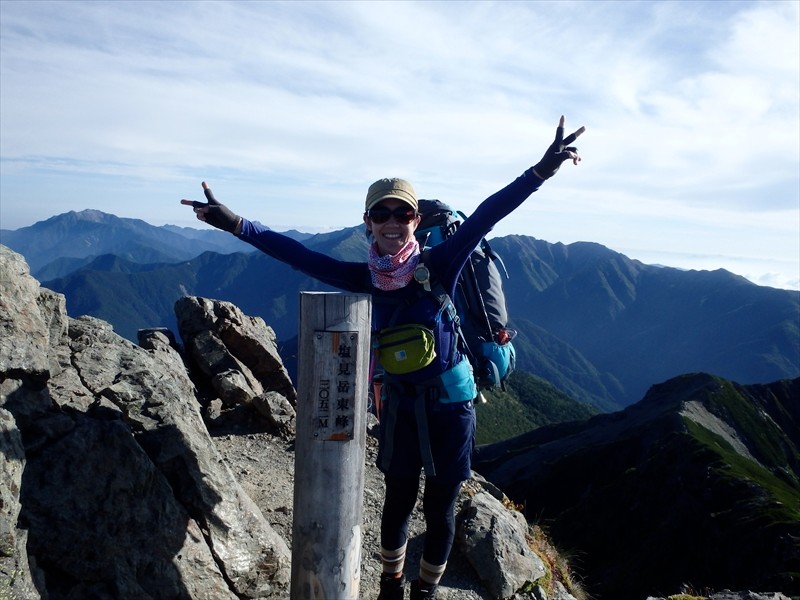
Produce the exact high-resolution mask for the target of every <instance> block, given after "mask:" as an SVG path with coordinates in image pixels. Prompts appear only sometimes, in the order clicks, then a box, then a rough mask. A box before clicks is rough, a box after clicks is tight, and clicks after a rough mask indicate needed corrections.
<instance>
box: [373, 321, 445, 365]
mask: <svg viewBox="0 0 800 600" xmlns="http://www.w3.org/2000/svg"><path fill="white" fill-rule="evenodd" d="M435 345H436V343H435V340H434V337H433V331H432V330H431V329H429V328H427V327H425V326H424V325H419V324H416V323H409V324H407V325H398V326H396V327H386V328H385V329H381V330H380V331H379V332H378V335H377V339H376V341H375V342H374V348H375V355H376V356H377V357H378V360H379V361H380V363H381V365H382V366H383V368H384V369H385V370H386V372H387V373H392V374H393V375H405V374H406V373H413V372H414V371H419V370H420V369H422V368H423V367H427V366H428V365H429V364H431V363H432V362H433V359H434V358H436V349H435Z"/></svg>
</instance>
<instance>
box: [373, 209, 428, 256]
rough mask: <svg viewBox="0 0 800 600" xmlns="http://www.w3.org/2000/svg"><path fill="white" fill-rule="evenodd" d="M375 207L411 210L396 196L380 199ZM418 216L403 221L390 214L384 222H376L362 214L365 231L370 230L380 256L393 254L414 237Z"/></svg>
mask: <svg viewBox="0 0 800 600" xmlns="http://www.w3.org/2000/svg"><path fill="white" fill-rule="evenodd" d="M375 208H387V209H389V210H391V211H394V210H395V209H398V208H407V209H409V210H413V209H412V208H411V206H410V205H408V204H406V203H405V202H403V201H402V200H398V199H397V198H386V200H382V201H381V202H379V203H378V204H377V205H375V206H374V207H373V209H375ZM419 221H420V217H419V215H417V216H416V217H414V218H413V219H412V220H411V221H410V222H409V223H404V222H402V220H398V218H397V216H395V215H392V216H391V217H390V218H389V220H388V221H386V222H385V223H376V222H375V221H373V219H372V218H370V217H368V216H367V215H364V223H365V224H366V226H367V231H371V232H372V235H373V236H374V238H375V242H376V243H377V244H378V253H379V254H380V255H381V256H385V255H386V254H391V255H395V254H397V253H398V252H400V250H401V249H402V248H403V246H405V245H406V244H407V243H408V242H409V241H411V240H412V239H414V231H416V229H417V225H419Z"/></svg>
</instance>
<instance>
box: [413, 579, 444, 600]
mask: <svg viewBox="0 0 800 600" xmlns="http://www.w3.org/2000/svg"><path fill="white" fill-rule="evenodd" d="M437 587H438V586H436V585H434V584H432V583H425V582H424V581H420V580H419V579H416V580H414V581H412V582H411V600H434V598H436V588H437Z"/></svg>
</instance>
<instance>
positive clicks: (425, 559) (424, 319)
mask: <svg viewBox="0 0 800 600" xmlns="http://www.w3.org/2000/svg"><path fill="white" fill-rule="evenodd" d="M584 130H585V129H584V128H583V127H581V128H580V129H578V130H577V131H575V133H572V134H571V135H569V136H567V137H566V138H564V137H563V136H564V117H563V116H562V117H561V119H560V121H559V125H558V128H557V129H556V137H555V141H554V142H553V143H552V144H551V145H550V147H549V148H548V149H547V151H546V152H545V154H544V156H543V157H542V160H541V161H539V163H537V164H536V165H535V166H534V167H532V168H530V169H528V170H527V171H525V173H523V174H522V176H520V177H519V178H517V179H516V180H515V181H514V182H512V183H511V184H509V185H508V186H506V187H505V188H503V189H502V190H500V191H499V192H497V193H495V194H493V195H492V196H490V197H489V198H487V199H486V200H484V201H483V202H482V203H481V204H480V205H479V206H478V208H477V209H476V210H475V212H474V213H473V214H472V215H471V216H470V217H469V218H468V219H466V220H465V221H464V223H463V224H462V225H461V226H460V227H459V228H458V230H457V232H456V233H455V234H454V235H453V236H452V237H450V238H448V239H447V240H445V241H444V242H443V243H441V244H439V245H437V246H435V247H433V248H431V249H430V250H428V251H426V254H425V259H424V263H423V262H421V256H422V254H421V252H420V248H419V244H418V243H417V241H416V239H415V237H414V232H415V230H416V228H417V226H418V225H419V222H420V216H419V214H418V212H417V210H418V202H417V196H416V193H415V192H414V188H413V187H412V186H411V184H410V183H408V182H407V181H405V180H403V179H397V178H393V179H381V180H379V181H376V182H375V183H373V184H372V185H371V186H370V187H369V190H368V191H367V198H366V202H365V207H364V209H365V212H364V224H365V226H366V228H367V232H368V234H369V237H370V239H371V245H370V249H369V257H368V261H367V262H366V263H354V262H343V261H339V260H336V259H334V258H331V257H329V256H326V255H323V254H319V253H316V252H313V251H311V250H308V249H307V248H306V247H305V246H303V245H302V244H300V243H299V242H297V241H295V240H292V239H291V238H288V237H286V236H284V235H281V234H279V233H276V232H273V231H269V230H267V229H265V228H264V227H262V226H260V225H258V224H255V223H252V222H250V221H249V220H247V219H243V218H242V217H239V216H238V215H236V214H234V213H233V212H231V211H230V210H229V209H228V208H227V207H225V206H224V205H222V204H220V203H219V202H217V201H216V200H215V199H214V197H213V195H212V194H211V191H210V190H209V189H208V186H207V185H206V184H205V183H203V188H204V190H205V195H206V198H207V200H208V202H207V203H203V202H196V201H191V200H181V203H182V204H186V205H189V206H192V207H193V208H194V211H195V213H196V214H197V218H198V219H200V220H201V221H205V222H207V223H209V224H210V225H213V226H214V227H217V228H219V229H223V230H225V231H229V232H231V233H233V234H234V235H236V236H238V237H239V238H240V239H242V240H244V241H246V242H248V243H250V244H252V245H253V246H255V247H256V248H258V249H260V250H262V251H263V252H265V253H266V254H268V255H270V256H272V257H274V258H276V259H278V260H280V261H283V262H285V263H287V264H289V265H291V266H292V267H294V268H296V269H298V270H300V271H303V272H304V273H306V274H307V275H310V276H312V277H314V278H316V279H319V280H320V281H323V282H325V283H327V284H329V285H332V286H334V287H337V288H340V289H342V290H346V291H349V292H357V293H369V294H371V295H372V298H373V331H374V332H375V334H376V338H377V340H378V344H377V349H376V354H377V358H378V360H379V361H380V363H381V366H382V367H383V369H384V371H385V376H384V383H383V386H382V392H381V396H382V402H381V415H380V446H379V452H378V466H379V468H380V469H381V471H382V472H383V473H384V477H385V481H386V496H385V499H384V506H383V514H382V518H381V549H380V552H381V561H382V575H381V580H380V590H381V591H380V595H379V596H378V598H379V600H395V599H396V600H402V598H403V589H404V586H405V576H404V574H403V566H404V562H405V556H406V545H407V539H408V524H409V519H410V516H411V512H412V511H413V509H414V505H415V503H416V499H417V493H418V487H419V475H420V470H421V469H423V468H424V470H425V475H426V477H425V490H424V496H423V512H424V515H425V524H426V535H425V543H424V548H423V553H422V558H421V560H420V569H419V575H418V577H417V578H416V579H415V580H414V581H412V583H411V599H412V600H421V599H425V598H434V596H435V594H436V587H437V585H438V583H439V581H440V579H441V577H442V575H443V573H444V571H445V567H446V565H447V559H448V557H449V555H450V550H451V548H452V545H453V539H454V535H455V514H454V513H455V502H456V498H457V496H458V492H459V490H460V488H461V483H462V482H463V481H465V480H466V479H468V478H469V476H470V455H471V452H472V448H473V443H474V433H475V412H474V407H473V400H474V399H475V397H476V396H477V389H476V387H475V383H474V379H473V376H472V369H471V367H470V366H469V362H468V361H467V360H466V358H465V356H464V355H463V354H462V352H461V351H460V349H459V347H458V343H457V341H458V336H457V330H456V327H457V320H455V309H454V308H453V307H452V304H451V303H449V302H448V300H449V298H448V295H449V297H453V294H454V291H455V285H456V280H457V279H458V275H459V273H460V271H461V269H462V267H463V266H464V264H465V262H466V260H467V258H468V257H469V255H470V253H471V252H472V250H473V249H474V248H475V247H476V246H477V245H478V243H479V241H480V240H481V238H482V237H483V236H484V235H486V234H487V233H488V232H489V230H490V229H491V228H492V227H493V226H494V225H495V223H497V222H498V221H499V220H500V219H502V218H503V217H505V216H506V215H508V214H509V213H510V212H511V211H513V210H514V209H515V208H516V207H517V206H519V205H520V204H521V203H522V202H523V201H524V200H525V199H526V198H527V197H528V196H530V195H531V194H532V193H533V192H534V191H536V190H537V189H538V188H539V186H541V184H542V183H543V182H544V181H545V180H546V179H549V178H550V177H552V176H553V175H554V174H555V173H556V171H558V168H559V167H560V166H561V164H562V163H563V162H564V161H566V160H572V161H573V163H574V164H577V163H578V161H579V160H580V158H579V156H578V153H577V149H576V148H574V147H571V146H570V144H571V143H572V142H574V141H575V139H577V137H578V136H579V135H581V134H582V133H583V132H584ZM433 281H435V282H436V283H435V288H432V287H431V286H432V282H433ZM436 290H444V291H445V292H446V295H445V294H442V293H438V294H436V293H434V292H435V291H436Z"/></svg>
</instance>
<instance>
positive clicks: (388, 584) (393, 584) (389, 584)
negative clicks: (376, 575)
mask: <svg viewBox="0 0 800 600" xmlns="http://www.w3.org/2000/svg"><path fill="white" fill-rule="evenodd" d="M405 587H406V576H405V575H401V576H400V577H392V576H391V575H381V593H380V594H378V600H403V592H404V591H405Z"/></svg>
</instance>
